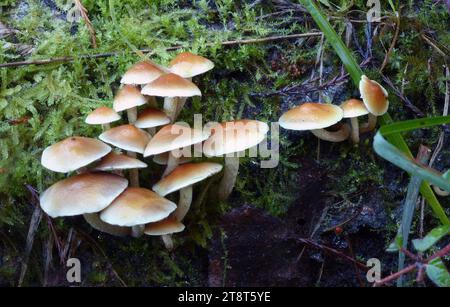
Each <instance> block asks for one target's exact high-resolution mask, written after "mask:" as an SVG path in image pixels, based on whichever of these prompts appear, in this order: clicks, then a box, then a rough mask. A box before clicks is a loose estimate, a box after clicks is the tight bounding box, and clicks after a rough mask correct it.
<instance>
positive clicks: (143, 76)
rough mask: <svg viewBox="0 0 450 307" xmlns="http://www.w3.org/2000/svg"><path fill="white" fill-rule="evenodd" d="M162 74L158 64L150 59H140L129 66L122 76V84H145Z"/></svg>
mask: <svg viewBox="0 0 450 307" xmlns="http://www.w3.org/2000/svg"><path fill="white" fill-rule="evenodd" d="M162 74H164V71H163V70H161V69H160V68H159V67H158V65H156V64H154V63H152V62H150V61H142V62H139V63H136V64H134V65H133V66H131V68H130V69H128V70H127V72H126V73H125V74H124V75H123V76H122V79H121V80H120V83H122V84H147V83H150V82H152V81H153V80H155V79H157V78H158V77H159V76H161V75H162Z"/></svg>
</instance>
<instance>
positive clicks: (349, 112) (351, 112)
mask: <svg viewBox="0 0 450 307" xmlns="http://www.w3.org/2000/svg"><path fill="white" fill-rule="evenodd" d="M341 109H342V110H343V111H344V118H352V117H358V116H363V115H367V114H369V111H368V110H367V108H366V106H365V105H364V103H363V102H362V101H361V100H359V99H349V100H346V101H344V102H343V103H342V104H341Z"/></svg>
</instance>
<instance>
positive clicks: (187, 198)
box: [152, 162, 222, 249]
mask: <svg viewBox="0 0 450 307" xmlns="http://www.w3.org/2000/svg"><path fill="white" fill-rule="evenodd" d="M221 170H222V165H220V164H218V163H211V162H200V163H187V164H184V165H180V166H178V167H177V168H176V169H174V170H173V171H172V172H171V173H170V174H168V175H167V176H166V177H164V178H163V179H161V180H160V181H159V182H158V183H156V184H155V185H154V186H153V188H152V189H153V191H155V192H156V193H158V194H159V195H161V196H166V195H167V194H170V193H172V192H175V191H178V190H179V191H180V199H179V201H178V207H177V209H176V210H175V211H174V212H173V213H172V216H173V217H174V218H175V220H177V221H179V222H181V221H182V220H183V219H184V217H185V216H186V214H187V212H188V211H189V208H190V206H191V203H192V185H194V184H195V183H197V182H200V181H202V180H204V179H206V178H208V177H210V176H212V175H214V174H217V173H218V172H220V171H221ZM163 241H164V244H165V245H166V247H167V248H168V249H170V248H169V247H170V246H173V244H170V242H171V241H172V240H171V239H170V238H167V237H165V238H163Z"/></svg>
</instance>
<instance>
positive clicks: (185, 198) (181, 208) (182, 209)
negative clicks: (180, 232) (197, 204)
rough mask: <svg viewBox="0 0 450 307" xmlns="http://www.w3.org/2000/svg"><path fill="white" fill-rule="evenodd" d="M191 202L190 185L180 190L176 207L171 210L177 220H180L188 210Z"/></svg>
mask: <svg viewBox="0 0 450 307" xmlns="http://www.w3.org/2000/svg"><path fill="white" fill-rule="evenodd" d="M191 203H192V185H190V186H188V187H186V188H183V189H181V190H180V199H179V201H178V207H177V209H176V210H175V211H174V212H173V216H174V217H175V219H176V220H177V221H179V222H181V221H182V220H183V219H184V217H185V216H186V214H187V213H188V211H189V208H190V207H191Z"/></svg>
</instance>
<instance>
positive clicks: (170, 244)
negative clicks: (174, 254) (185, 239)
mask: <svg viewBox="0 0 450 307" xmlns="http://www.w3.org/2000/svg"><path fill="white" fill-rule="evenodd" d="M161 239H162V240H163V242H164V246H165V247H166V249H167V250H168V251H171V250H173V240H172V236H171V235H162V236H161Z"/></svg>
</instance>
